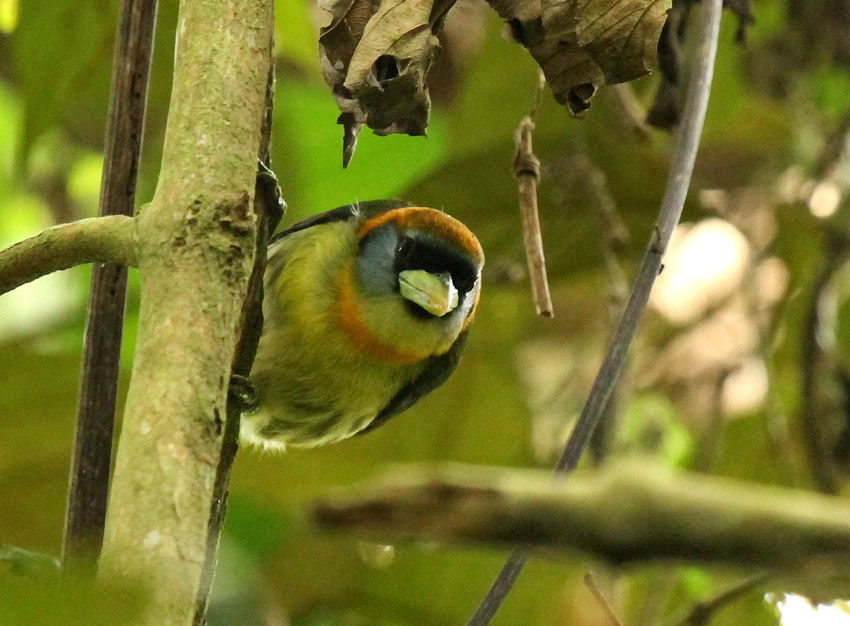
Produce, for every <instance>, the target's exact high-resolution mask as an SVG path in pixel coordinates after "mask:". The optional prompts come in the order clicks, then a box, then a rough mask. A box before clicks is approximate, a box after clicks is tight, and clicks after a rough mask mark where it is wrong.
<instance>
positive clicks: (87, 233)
mask: <svg viewBox="0 0 850 626" xmlns="http://www.w3.org/2000/svg"><path fill="white" fill-rule="evenodd" d="M84 263H119V264H121V265H128V266H133V265H136V241H135V220H133V218H131V217H125V216H123V215H112V216H109V217H91V218H89V219H84V220H79V221H77V222H70V223H69V224H60V225H58V226H52V227H51V228H48V229H46V230H43V231H41V232H40V233H38V234H37V235H34V236H32V237H30V238H29V239H24V240H23V241H19V242H18V243H16V244H13V245H11V246H9V247H8V248H6V249H5V250H0V295H2V294H4V293H6V292H7V291H11V290H12V289H15V288H17V287H20V286H21V285H24V284H26V283H28V282H30V281H33V280H35V279H36V278H39V277H41V276H46V275H47V274H50V273H52V272H56V271H58V270H66V269H68V268H69V267H74V266H76V265H83V264H84Z"/></svg>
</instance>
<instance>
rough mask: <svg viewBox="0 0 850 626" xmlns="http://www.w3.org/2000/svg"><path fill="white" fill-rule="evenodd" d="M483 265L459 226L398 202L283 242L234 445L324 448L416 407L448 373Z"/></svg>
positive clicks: (272, 257)
mask: <svg viewBox="0 0 850 626" xmlns="http://www.w3.org/2000/svg"><path fill="white" fill-rule="evenodd" d="M483 266H484V252H483V250H482V248H481V244H480V243H479V241H478V239H477V238H476V236H475V235H474V234H473V233H472V232H471V231H470V230H469V228H467V227H466V226H465V225H464V224H463V223H462V222H460V221H459V220H457V219H455V218H454V217H451V216H450V215H448V214H447V213H445V212H443V211H441V210H438V209H433V208H429V207H420V206H413V205H411V204H409V203H407V202H405V201H402V200H376V201H371V202H357V203H353V204H350V205H346V206H342V207H339V208H336V209H333V210H331V211H327V212H325V213H321V214H318V215H315V216H313V217H310V218H307V219H305V220H303V221H300V222H298V223H296V224H294V225H292V226H290V227H289V228H286V229H285V230H283V231H281V232H280V233H279V234H277V235H276V236H275V237H273V238H272V240H271V242H270V243H269V248H268V262H267V266H266V271H265V275H264V289H265V296H264V298H263V316H264V319H265V321H264V325H263V330H262V333H261V336H260V340H259V345H258V349H257V354H256V358H255V360H254V365H253V367H252V369H251V374H250V376H249V378H248V382H249V385H250V393H248V394H245V395H246V396H248V397H249V399H248V400H245V402H244V403H243V409H242V410H243V413H242V425H241V428H240V438H241V439H242V440H243V441H248V442H249V443H252V444H257V445H259V446H261V447H263V448H265V449H285V448H286V447H289V446H293V447H315V446H321V445H325V444H329V443H334V442H338V441H341V440H343V439H346V438H348V437H351V436H353V435H356V434H360V433H366V432H369V431H372V430H374V429H375V428H377V427H378V426H380V425H382V424H384V423H385V422H386V421H387V420H389V419H390V418H391V417H393V416H395V415H398V414H399V413H401V412H403V411H405V410H406V409H408V408H410V407H411V406H413V405H414V404H415V403H416V402H417V401H418V400H419V399H421V398H422V397H423V396H424V395H426V394H427V393H429V392H431V391H433V390H434V389H436V388H437V387H439V386H440V385H441V384H442V383H443V382H445V381H446V379H448V377H449V376H450V375H451V373H452V372H453V371H454V370H455V368H456V367H457V365H458V361H459V359H460V356H461V353H462V352H463V350H464V346H465V344H466V340H467V336H468V333H469V328H470V324H471V323H472V321H473V319H474V316H475V312H476V308H477V306H478V301H479V296H480V290H481V269H482V267H483Z"/></svg>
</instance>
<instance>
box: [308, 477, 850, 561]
mask: <svg viewBox="0 0 850 626" xmlns="http://www.w3.org/2000/svg"><path fill="white" fill-rule="evenodd" d="M846 509H847V507H846V504H845V503H844V502H842V501H840V500H836V499H835V498H830V497H827V496H823V495H820V494H815V493H812V492H809V491H803V490H795V489H784V488H779V487H769V486H766V485H761V484H754V483H743V482H739V481H733V480H729V479H720V478H715V477H709V476H705V475H700V474H684V473H682V474H678V475H673V474H672V473H670V472H668V471H666V470H662V469H659V468H657V467H655V466H651V465H647V464H636V463H627V462H620V463H613V464H612V465H611V466H610V467H609V468H606V469H604V470H602V471H600V472H598V473H593V474H591V475H586V476H582V477H575V478H570V479H569V480H567V479H566V478H564V477H557V478H555V479H552V477H551V476H549V474H548V473H547V472H544V471H540V470H514V469H502V468H484V467H470V466H461V465H441V466H436V467H428V468H421V467H414V468H413V469H406V470H397V471H396V472H394V473H390V474H388V475H387V476H385V477H382V478H380V479H378V480H376V481H373V482H372V483H371V484H369V485H366V486H364V487H362V488H361V489H360V490H359V493H357V494H355V495H353V496H348V497H344V498H336V499H328V500H324V501H320V502H319V503H318V504H317V505H316V507H315V509H314V519H315V521H316V522H317V523H318V524H319V525H321V526H322V527H324V528H325V529H331V530H347V531H354V532H357V533H359V534H362V535H364V536H366V537H369V538H371V539H377V540H379V541H390V542H395V541H410V540H416V541H420V540H426V541H430V540H436V541H443V542H452V543H460V544H476V545H486V546H491V547H506V546H522V547H523V548H524V549H533V550H536V551H538V552H546V553H551V552H564V551H567V552H574V551H578V552H582V553H585V554H589V555H591V556H593V557H595V558H598V559H602V560H605V561H607V562H610V563H613V564H617V565H619V564H630V563H644V562H648V561H653V562H654V561H659V560H662V561H664V560H684V561H687V562H695V561H696V562H708V563H723V564H733V565H741V566H745V567H755V568H760V569H764V568H778V569H782V570H785V571H786V573H787V572H798V573H799V575H801V576H802V575H807V576H810V575H811V572H806V571H805V564H807V563H814V562H817V564H818V566H824V565H825V564H827V563H834V564H835V565H836V567H838V568H839V569H840V571H843V572H844V574H845V575H848V574H850V568H848V566H847V562H848V561H847V557H848V556H850V518H848V516H847V510H846Z"/></svg>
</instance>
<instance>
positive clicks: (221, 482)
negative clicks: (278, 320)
mask: <svg viewBox="0 0 850 626" xmlns="http://www.w3.org/2000/svg"><path fill="white" fill-rule="evenodd" d="M272 10H273V7H272ZM269 55H270V57H269V75H268V81H267V83H266V108H265V116H264V118H263V127H262V129H261V131H260V149H259V154H258V158H259V160H260V162H261V163H264V164H265V163H268V162H269V145H270V141H271V126H272V114H273V112H274V88H275V75H274V69H275V66H274V33H272V41H271V42H270V44H269ZM270 186H272V187H273V188H272V189H270V188H269V187H270ZM278 191H279V190H278V189H277V182H276V181H275V180H274V179H273V178H270V177H269V175H267V174H266V173H265V172H263V171H262V170H261V172H260V175H258V177H257V187H256V189H255V191H254V213H255V215H256V216H257V224H258V228H257V256H256V258H255V259H254V268H253V270H252V272H251V278H250V281H249V283H248V295H247V297H246V298H245V303H244V305H243V307H242V322H241V325H240V327H241V332H240V334H239V341H238V343H237V344H236V353H235V354H234V357H233V365H232V366H231V373H232V375H236V376H246V377H247V376H248V375H249V374H250V373H251V366H252V364H253V363H254V357H255V356H256V353H257V345H258V344H259V341H260V333H261V332H262V330H263V274H264V273H265V269H266V247H267V246H268V240H269V235H270V234H271V233H272V232H273V231H274V229H275V228H276V227H277V223H278V222H279V221H280V218H281V216H282V212H281V211H280V209H281V207H280V206H279V205H278V204H276V203H277V202H278V200H279V196H278V195H277V193H276V192H278ZM240 411H241V403H240V402H239V401H238V400H236V399H235V398H234V397H232V396H230V395H229V396H228V399H227V420H226V421H225V424H224V434H223V437H222V444H221V458H220V459H219V462H218V468H217V471H216V475H215V483H214V485H213V499H212V508H211V510H210V520H209V526H208V528H207V553H206V558H205V559H204V569H203V572H202V577H201V585H200V590H199V592H198V604H197V607H196V609H195V617H194V620H193V623H194V624H195V626H205V625H206V614H207V606H208V604H209V596H210V592H211V591H212V583H213V577H214V576H215V568H216V564H217V554H218V544H219V538H220V537H221V531H222V528H223V527H224V519H225V516H226V514H227V498H228V495H229V493H228V487H229V485H230V470H231V469H232V467H233V461H234V460H235V459H236V452H237V450H238V447H239V446H238V443H239V424H240V418H241V415H240Z"/></svg>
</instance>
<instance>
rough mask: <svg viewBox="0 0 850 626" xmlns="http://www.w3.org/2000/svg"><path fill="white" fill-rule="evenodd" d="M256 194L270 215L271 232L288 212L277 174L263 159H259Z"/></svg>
mask: <svg viewBox="0 0 850 626" xmlns="http://www.w3.org/2000/svg"><path fill="white" fill-rule="evenodd" d="M258 164H259V165H258V167H257V182H256V196H257V198H258V200H259V201H260V202H261V203H262V205H263V209H264V211H265V213H266V215H267V216H268V220H269V232H274V229H275V228H276V227H277V224H278V223H279V222H280V220H281V219H282V218H283V214H284V213H285V212H286V202H285V201H284V199H283V194H282V192H281V190H280V185H278V182H277V176H276V175H275V173H274V172H273V171H272V170H271V168H270V167H269V166H268V164H266V163H264V162H263V161H259V160H258Z"/></svg>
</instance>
